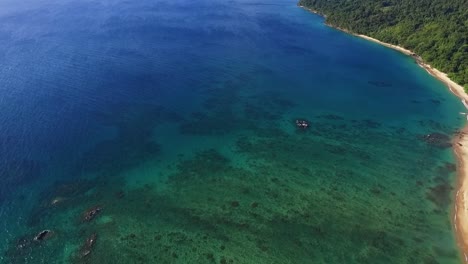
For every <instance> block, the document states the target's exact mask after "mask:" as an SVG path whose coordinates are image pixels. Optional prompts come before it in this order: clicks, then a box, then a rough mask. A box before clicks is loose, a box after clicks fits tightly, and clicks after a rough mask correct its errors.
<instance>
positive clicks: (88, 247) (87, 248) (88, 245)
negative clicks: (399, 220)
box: [80, 233, 97, 258]
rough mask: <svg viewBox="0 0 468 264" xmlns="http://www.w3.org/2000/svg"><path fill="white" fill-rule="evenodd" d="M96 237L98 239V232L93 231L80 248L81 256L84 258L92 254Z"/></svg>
mask: <svg viewBox="0 0 468 264" xmlns="http://www.w3.org/2000/svg"><path fill="white" fill-rule="evenodd" d="M96 239H97V234H96V233H93V234H92V235H91V236H89V237H88V238H87V239H86V241H85V243H84V244H83V245H82V246H81V249H80V257H81V258H84V257H87V256H88V255H89V254H91V252H92V250H93V248H94V245H95V244H96Z"/></svg>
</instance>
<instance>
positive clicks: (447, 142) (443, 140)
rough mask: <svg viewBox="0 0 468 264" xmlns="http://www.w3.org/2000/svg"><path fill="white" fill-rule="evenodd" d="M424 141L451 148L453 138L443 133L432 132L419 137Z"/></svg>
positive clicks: (438, 146)
mask: <svg viewBox="0 0 468 264" xmlns="http://www.w3.org/2000/svg"><path fill="white" fill-rule="evenodd" d="M419 138H420V139H421V140H422V141H424V142H426V143H427V144H429V145H431V146H434V147H436V148H441V149H445V148H450V147H451V146H452V143H451V139H450V137H449V136H448V135H446V134H442V133H438V132H435V133H430V134H426V135H423V136H420V137H419Z"/></svg>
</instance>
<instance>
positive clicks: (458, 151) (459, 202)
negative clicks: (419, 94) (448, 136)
mask: <svg viewBox="0 0 468 264" xmlns="http://www.w3.org/2000/svg"><path fill="white" fill-rule="evenodd" d="M299 7H301V8H304V9H305V10H308V11H310V12H312V13H314V14H317V15H319V16H322V17H325V18H326V16H325V15H324V14H321V13H320V12H318V11H316V10H313V9H310V8H307V7H304V6H299ZM326 25H327V26H329V27H332V28H334V29H337V30H340V31H343V32H345V33H348V34H351V35H354V36H356V37H359V38H363V39H366V40H368V41H372V42H375V43H378V44H380V45H383V46H385V47H388V48H391V49H394V50H397V51H399V52H401V53H403V54H405V55H408V56H411V57H412V58H413V59H414V60H415V61H416V63H417V64H418V65H419V66H420V67H422V68H423V69H424V70H426V71H427V72H428V73H429V74H430V75H432V76H434V77H435V78H437V79H438V80H440V81H441V82H443V83H444V84H445V85H446V86H447V87H448V89H449V90H450V92H452V93H453V94H454V95H455V96H457V97H458V98H460V100H461V101H462V102H463V104H464V105H465V107H466V108H467V111H468V104H467V103H466V102H468V94H467V92H465V89H464V88H463V87H462V86H461V85H459V84H457V83H456V82H454V81H453V80H451V79H450V78H449V77H448V76H447V74H445V73H443V72H441V71H439V70H437V69H436V68H433V67H432V66H431V65H429V64H427V63H425V62H424V61H423V59H422V58H421V57H419V56H418V55H417V54H416V53H414V52H412V51H411V50H408V49H405V48H403V47H400V46H398V45H393V44H390V43H386V42H382V41H380V40H378V39H375V38H372V37H369V36H366V35H361V34H355V33H352V32H350V31H349V30H346V29H343V28H339V27H335V26H333V25H331V24H328V23H326ZM467 119H468V116H467ZM452 146H453V151H454V153H455V157H456V159H457V186H456V194H455V200H454V206H453V210H454V213H453V225H454V229H455V235H456V238H457V243H458V245H459V247H460V251H461V253H462V255H463V262H464V263H466V264H468V124H467V125H465V126H464V127H463V128H462V129H461V130H460V131H459V132H458V133H457V134H456V135H455V136H454V138H453V140H452Z"/></svg>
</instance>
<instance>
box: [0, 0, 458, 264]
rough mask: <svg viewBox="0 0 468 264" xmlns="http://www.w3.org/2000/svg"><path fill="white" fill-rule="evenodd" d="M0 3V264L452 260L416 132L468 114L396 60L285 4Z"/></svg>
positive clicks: (446, 223)
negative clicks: (302, 122) (300, 127)
mask: <svg viewBox="0 0 468 264" xmlns="http://www.w3.org/2000/svg"><path fill="white" fill-rule="evenodd" d="M0 10H1V11H0V39H1V41H0V56H1V58H2V59H1V61H0V63H1V67H0V71H1V74H0V99H1V100H0V107H1V109H2V114H1V115H0V124H1V127H2V134H1V136H0V143H1V149H0V161H1V163H2V167H1V168H2V172H1V173H2V174H1V175H2V177H1V181H2V182H1V183H2V184H1V187H0V206H1V208H0V214H1V217H0V225H1V227H2V228H0V238H1V241H0V249H1V251H2V252H3V253H2V254H1V257H0V259H1V260H2V262H3V263H458V262H459V255H458V252H457V248H456V245H455V238H454V235H453V232H452V227H451V224H450V210H451V207H450V206H451V202H452V196H453V195H452V193H451V192H452V191H453V187H454V176H455V175H454V173H453V163H454V159H453V156H452V154H451V150H450V149H448V148H445V149H441V148H437V147H434V146H432V145H429V144H427V143H426V142H424V141H422V140H420V138H421V135H424V134H428V133H434V132H439V133H444V134H447V135H451V134H452V133H453V132H454V131H455V130H456V129H457V128H459V127H460V126H461V124H462V122H463V121H462V120H461V117H460V116H459V114H458V112H459V111H461V110H463V108H462V106H461V104H460V103H459V102H458V100H457V99H456V98H455V97H454V96H453V95H451V94H450V93H449V92H448V91H447V89H446V88H445V87H444V86H443V85H442V84H441V83H439V82H438V81H436V80H434V79H433V78H432V77H430V76H429V75H428V74H427V73H425V72H424V70H422V69H420V68H419V67H418V66H417V65H416V64H415V63H414V62H413V61H412V60H411V59H410V58H408V57H405V56H403V55H401V54H399V53H397V52H395V51H392V50H389V49H386V48H384V47H381V46H378V45H376V44H374V43H369V42H367V41H364V40H361V39H358V38H355V37H352V36H349V35H346V34H343V33H341V32H338V31H336V30H333V29H330V28H328V27H326V26H324V25H323V20H322V18H320V17H317V16H315V15H313V14H310V13H308V12H306V11H304V10H302V9H300V8H298V7H296V6H295V3H294V2H293V1H292V2H291V1H283V0H281V1H268V2H251V1H241V0H236V1H232V2H215V1H198V2H187V1H170V2H166V1H156V2H151V1H140V2H138V3H136V2H134V1H121V0H114V1H32V0H29V1H26V2H24V3H21V4H18V3H16V2H13V1H2V2H1V3H0ZM296 118H306V119H308V120H310V122H311V125H312V126H311V129H309V130H307V131H297V130H296V129H295V127H294V124H293V121H294V119H296ZM94 206H101V207H102V208H103V210H102V212H101V213H100V214H98V215H97V217H96V218H95V219H93V220H92V221H90V222H83V220H82V217H83V213H84V212H85V211H86V210H88V209H89V208H92V207H94ZM42 229H51V230H52V231H53V236H51V237H50V238H49V239H47V240H46V241H44V242H41V243H36V242H33V243H29V241H30V239H31V238H32V237H33V236H34V235H35V234H37V233H38V232H39V231H40V230H42ZM93 233H95V234H97V240H96V243H95V244H94V245H93V247H92V251H91V254H90V255H88V256H86V257H81V256H80V254H81V253H83V251H84V249H85V246H83V245H84V244H85V241H86V239H87V238H89V237H90V236H91V234H93ZM19 244H22V245H24V246H23V247H21V248H20V247H18V245H19Z"/></svg>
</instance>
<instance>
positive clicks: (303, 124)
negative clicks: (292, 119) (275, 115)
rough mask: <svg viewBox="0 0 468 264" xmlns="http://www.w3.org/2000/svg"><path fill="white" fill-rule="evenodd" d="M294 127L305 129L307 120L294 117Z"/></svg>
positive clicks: (307, 124) (307, 125)
mask: <svg viewBox="0 0 468 264" xmlns="http://www.w3.org/2000/svg"><path fill="white" fill-rule="evenodd" d="M296 127H298V128H301V129H306V128H308V127H309V122H308V121H307V120H305V119H296Z"/></svg>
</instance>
